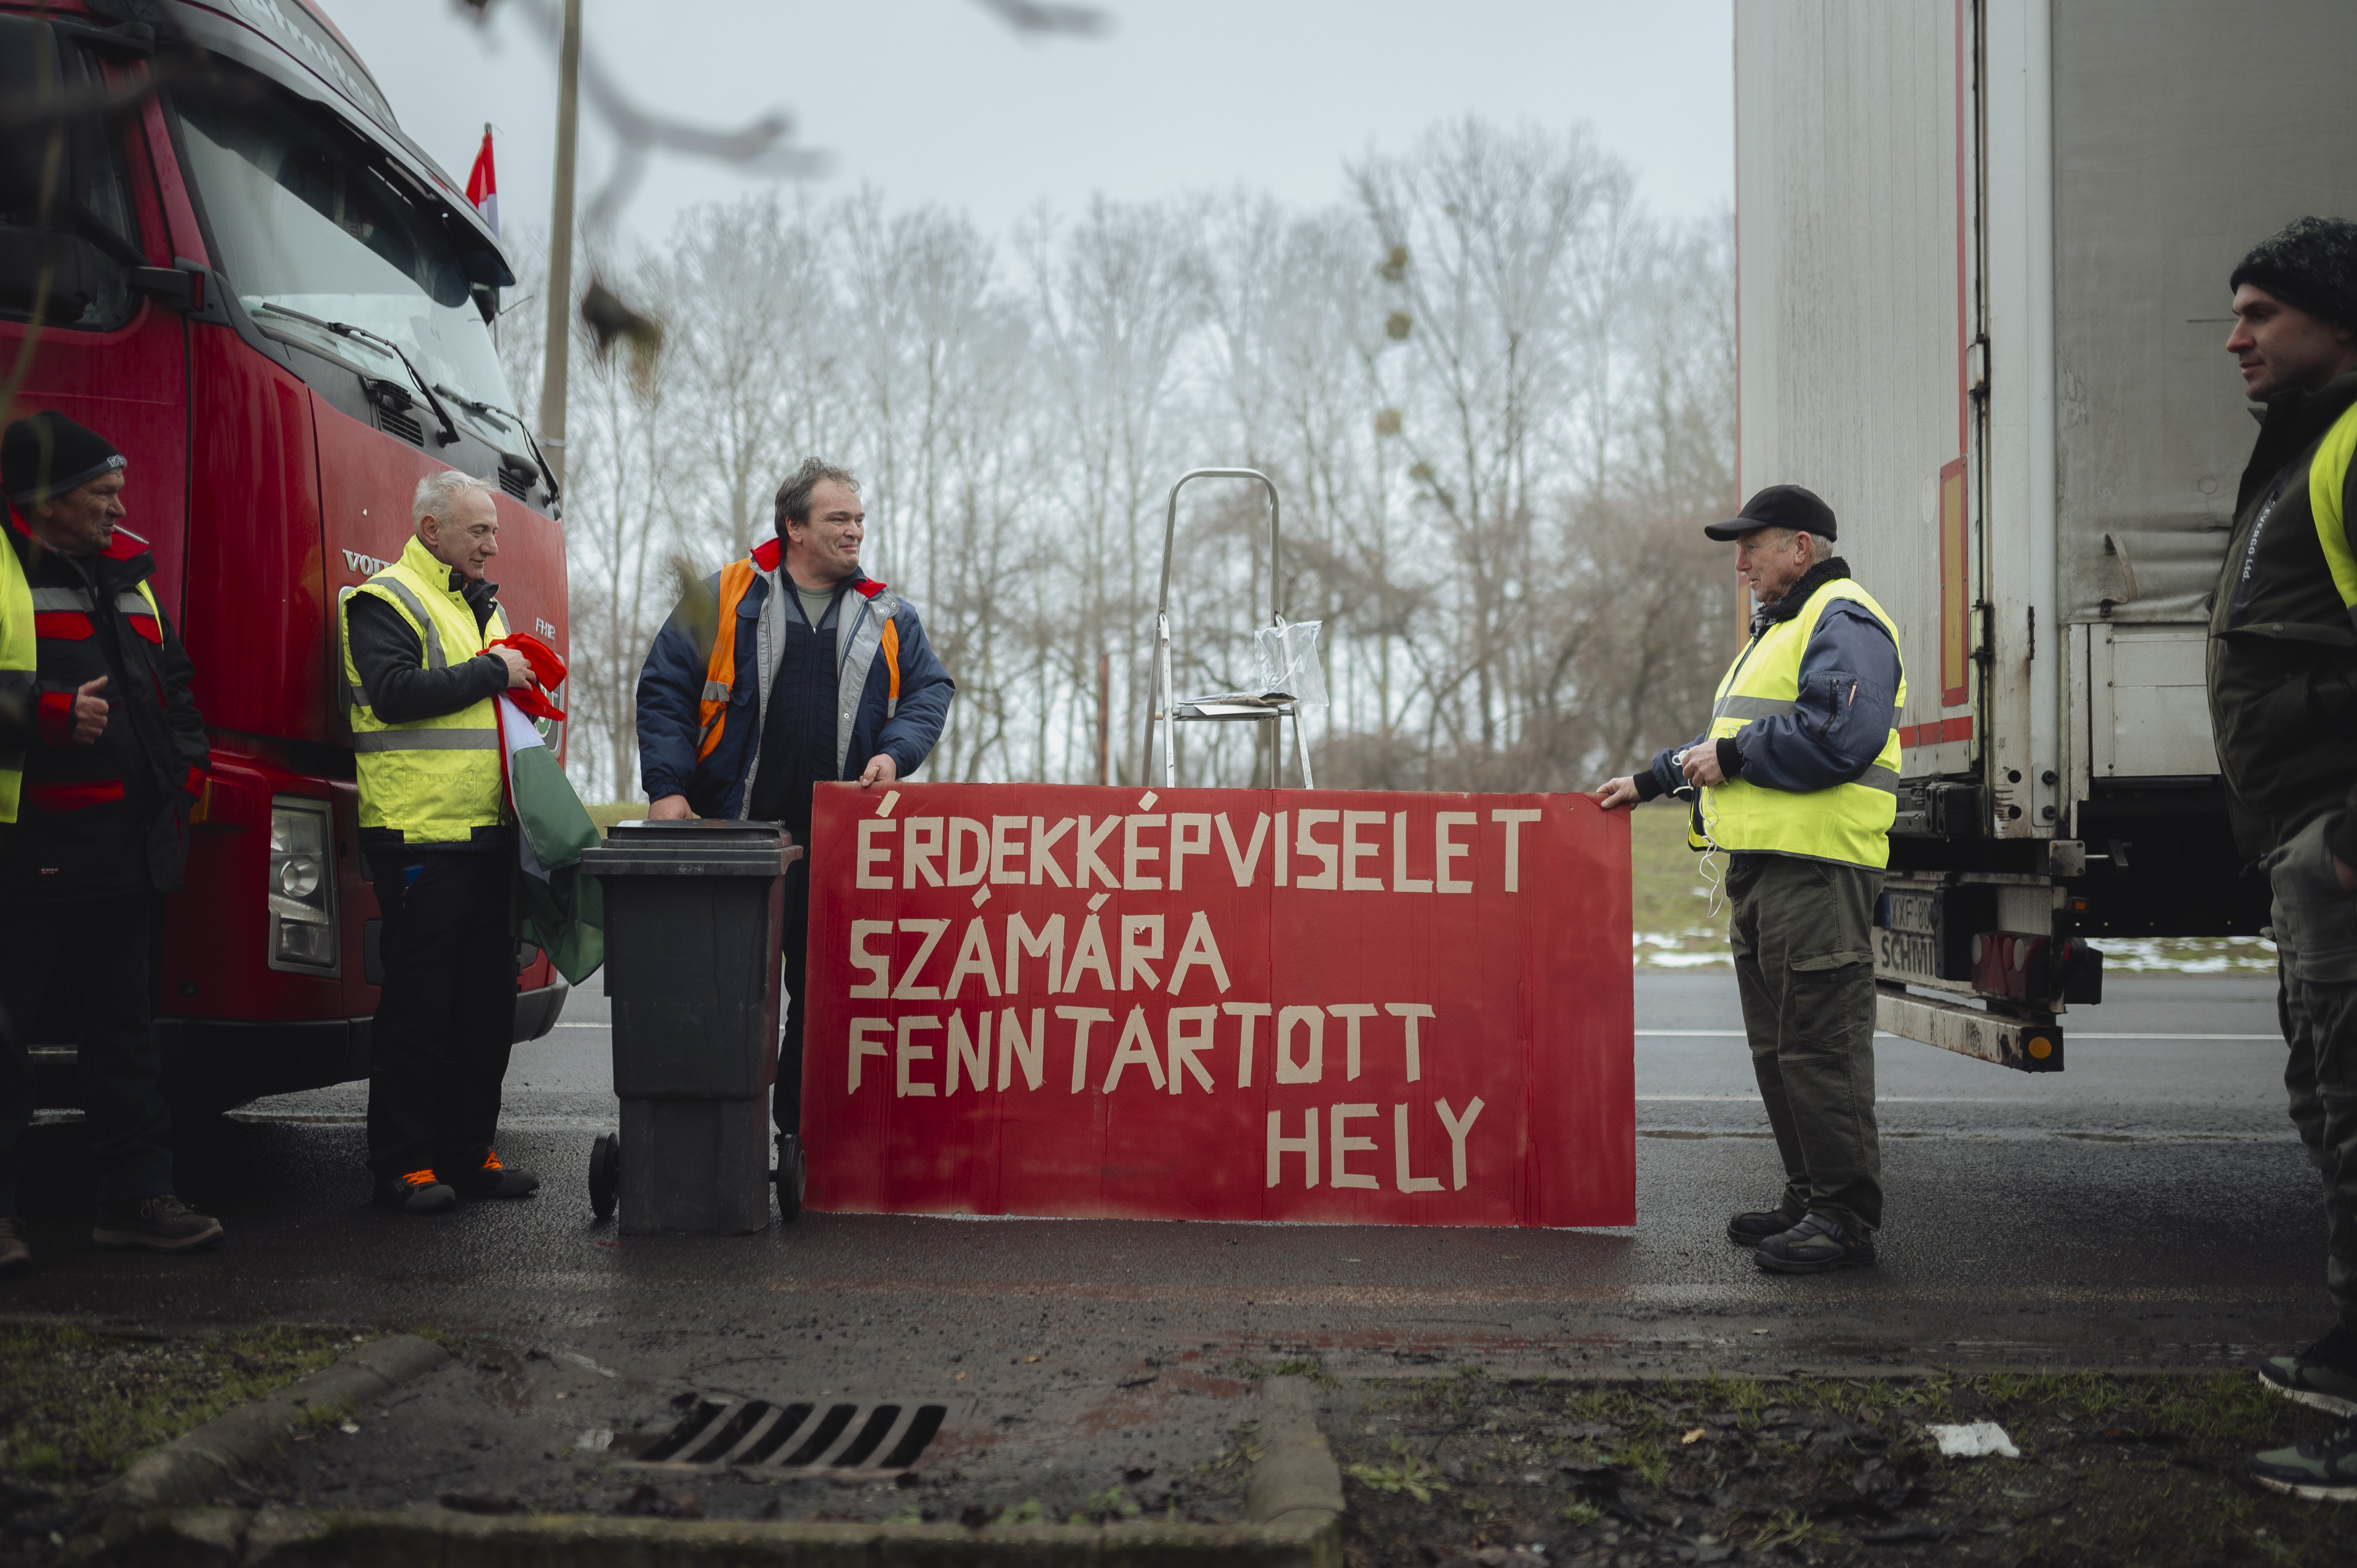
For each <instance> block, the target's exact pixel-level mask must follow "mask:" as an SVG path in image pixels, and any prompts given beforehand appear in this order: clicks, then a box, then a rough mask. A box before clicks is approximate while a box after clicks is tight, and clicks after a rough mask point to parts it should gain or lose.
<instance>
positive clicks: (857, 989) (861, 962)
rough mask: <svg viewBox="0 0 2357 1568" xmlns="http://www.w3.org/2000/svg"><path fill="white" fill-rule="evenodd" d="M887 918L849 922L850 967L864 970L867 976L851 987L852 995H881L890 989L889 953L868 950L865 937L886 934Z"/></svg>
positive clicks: (888, 928) (890, 926) (889, 929)
mask: <svg viewBox="0 0 2357 1568" xmlns="http://www.w3.org/2000/svg"><path fill="white" fill-rule="evenodd" d="M891 929H892V922H891V921H889V920H854V921H852V922H851V967H852V968H854V969H856V970H863V971H865V972H866V973H867V974H868V976H869V978H868V979H866V980H864V981H862V982H860V983H858V984H856V985H854V986H853V987H852V988H851V994H853V995H854V996H881V995H883V994H885V993H887V992H888V991H890V990H891V989H892V984H891V981H892V976H891V964H892V955H891V954H889V953H879V952H869V951H868V950H867V939H868V938H870V937H875V936H883V935H887V934H888V933H889V932H890V931H891Z"/></svg>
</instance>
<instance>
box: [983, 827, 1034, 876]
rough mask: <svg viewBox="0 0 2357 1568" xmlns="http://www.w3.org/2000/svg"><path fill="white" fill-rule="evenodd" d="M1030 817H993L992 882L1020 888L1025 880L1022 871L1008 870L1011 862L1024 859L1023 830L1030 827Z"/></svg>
mask: <svg viewBox="0 0 2357 1568" xmlns="http://www.w3.org/2000/svg"><path fill="white" fill-rule="evenodd" d="M1030 822H1031V819H1030V818H1028V817H993V818H991V819H990V880H991V882H992V883H993V884H994V885H996V884H1002V883H1012V884H1016V885H1017V886H1020V885H1021V884H1022V883H1023V882H1024V881H1025V880H1026V878H1025V876H1024V875H1023V873H1021V872H1020V871H1010V870H1008V869H1007V863H1008V862H1009V861H1015V860H1020V859H1022V858H1023V839H1022V833H1023V830H1024V829H1025V828H1026V827H1028V826H1029V825H1030Z"/></svg>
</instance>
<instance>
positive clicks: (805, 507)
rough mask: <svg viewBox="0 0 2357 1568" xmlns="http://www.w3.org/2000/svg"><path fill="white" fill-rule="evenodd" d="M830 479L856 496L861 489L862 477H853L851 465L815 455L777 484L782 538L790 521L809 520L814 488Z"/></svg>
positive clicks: (780, 535) (779, 527) (779, 532)
mask: <svg viewBox="0 0 2357 1568" xmlns="http://www.w3.org/2000/svg"><path fill="white" fill-rule="evenodd" d="M829 479H833V480H834V482H835V483H836V484H838V485H841V486H842V487H843V488H844V489H847V490H849V491H850V492H851V493H852V494H853V495H855V496H856V495H857V494H858V493H859V481H858V480H857V479H855V478H852V477H851V470H850V469H848V468H838V467H835V466H834V464H832V463H828V462H823V461H821V460H820V459H819V458H816V457H805V458H803V459H802V467H799V468H796V469H795V470H794V471H793V474H792V475H791V477H790V478H788V479H787V480H786V482H785V483H784V484H782V485H780V486H779V487H778V514H777V524H778V537H779V538H780V539H783V538H784V537H785V536H786V524H787V523H789V522H800V523H807V522H809V521H810V503H811V492H812V491H813V490H814V489H818V488H819V486H820V485H822V484H823V483H825V482H826V481H827V480H829Z"/></svg>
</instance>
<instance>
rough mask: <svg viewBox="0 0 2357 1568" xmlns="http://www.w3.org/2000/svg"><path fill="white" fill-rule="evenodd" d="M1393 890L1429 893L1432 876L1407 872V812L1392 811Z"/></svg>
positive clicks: (1396, 891) (1395, 891)
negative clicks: (1411, 874) (1413, 874)
mask: <svg viewBox="0 0 2357 1568" xmlns="http://www.w3.org/2000/svg"><path fill="white" fill-rule="evenodd" d="M1392 891H1393V892H1394V893H1429V892H1431V891H1432V878H1431V877H1429V876H1410V875H1408V874H1407V813H1406V812H1405V811H1394V812H1393V813H1392Z"/></svg>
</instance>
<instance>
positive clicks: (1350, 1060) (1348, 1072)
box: [1326, 1002, 1375, 1082]
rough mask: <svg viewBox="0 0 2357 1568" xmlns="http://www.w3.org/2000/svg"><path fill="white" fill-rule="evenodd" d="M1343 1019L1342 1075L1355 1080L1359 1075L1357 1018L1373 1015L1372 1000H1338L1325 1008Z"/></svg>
mask: <svg viewBox="0 0 2357 1568" xmlns="http://www.w3.org/2000/svg"><path fill="white" fill-rule="evenodd" d="M1326 1011H1328V1012H1329V1013H1331V1014H1333V1015H1334V1016H1336V1017H1337V1018H1340V1019H1342V1020H1344V1028H1343V1034H1342V1076H1343V1077H1344V1078H1346V1079H1351V1081H1352V1082H1356V1081H1357V1080H1358V1077H1359V1020H1360V1019H1361V1018H1372V1017H1373V1016H1374V1015H1375V1005H1374V1004H1373V1003H1372V1002H1338V1003H1336V1004H1334V1005H1332V1006H1330V1007H1329V1008H1327V1009H1326Z"/></svg>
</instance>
